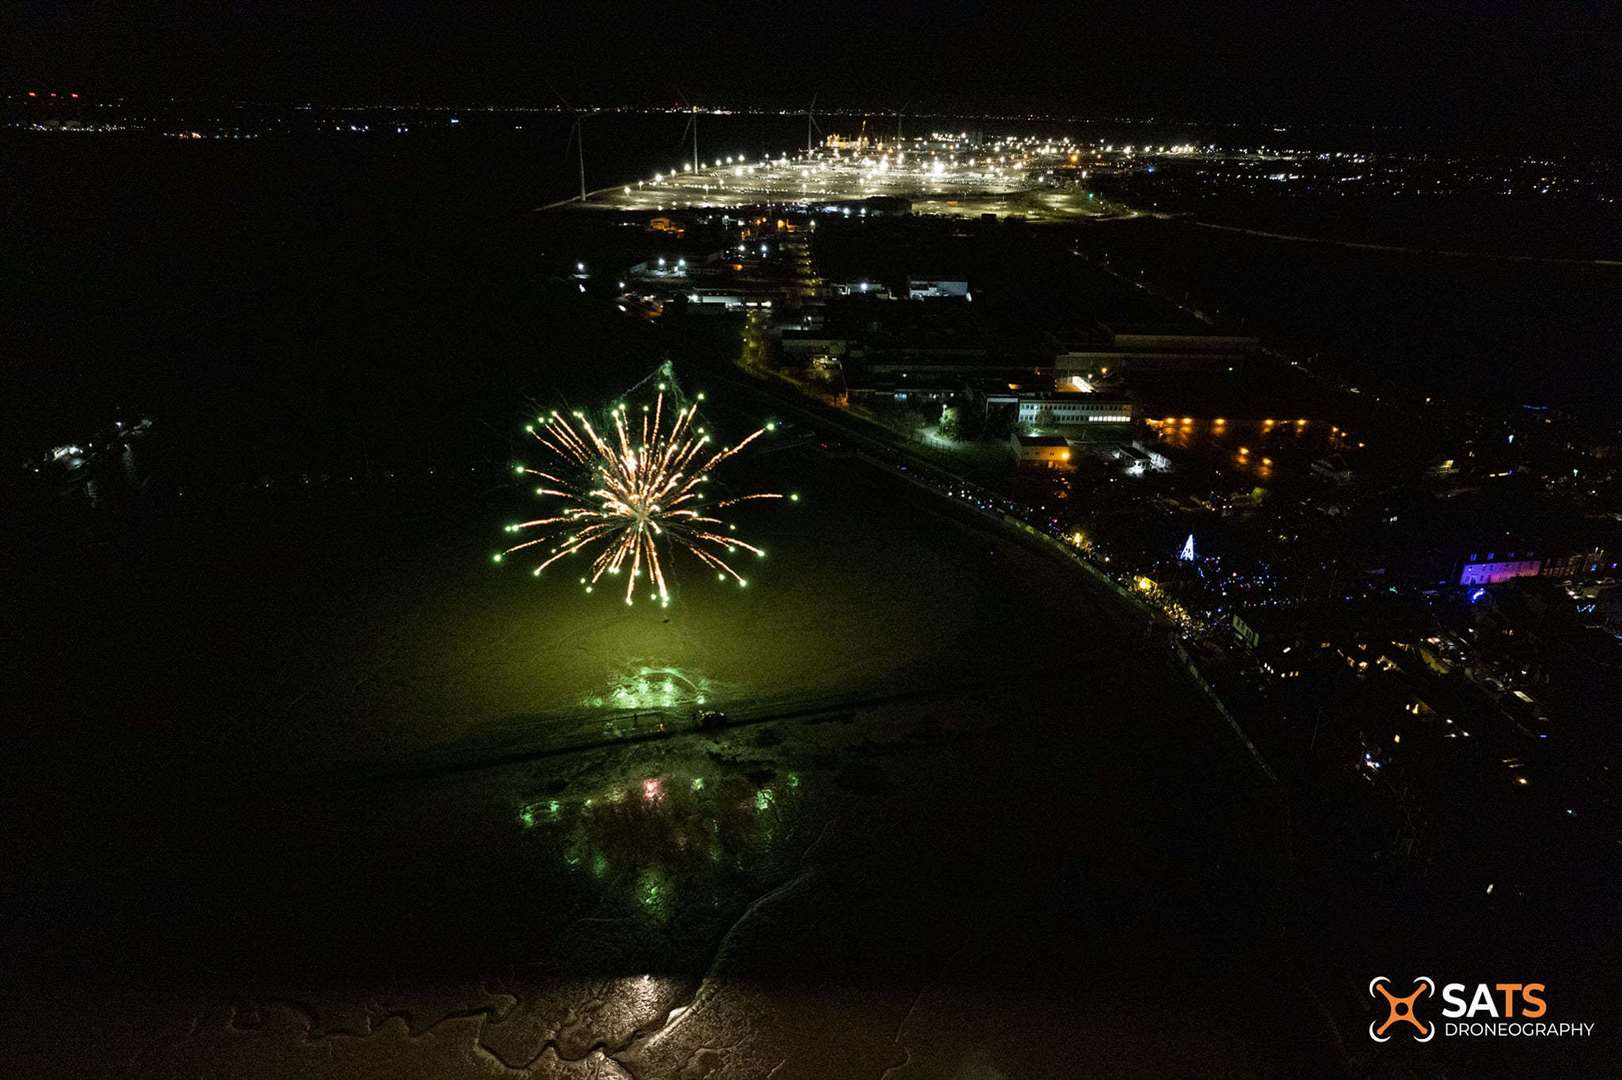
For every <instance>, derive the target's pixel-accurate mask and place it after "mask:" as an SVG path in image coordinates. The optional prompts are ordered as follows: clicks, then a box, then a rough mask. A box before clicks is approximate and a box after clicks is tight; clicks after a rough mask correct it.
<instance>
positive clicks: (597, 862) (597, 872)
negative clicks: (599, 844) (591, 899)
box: [591, 851, 608, 877]
mask: <svg viewBox="0 0 1622 1080" xmlns="http://www.w3.org/2000/svg"><path fill="white" fill-rule="evenodd" d="M606 873H608V856H607V855H604V854H603V853H602V852H600V851H599V852H597V853H596V854H595V855H593V856H592V857H591V876H592V877H602V876H603V875H604V874H606Z"/></svg>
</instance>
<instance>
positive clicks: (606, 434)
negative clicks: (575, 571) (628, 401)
mask: <svg viewBox="0 0 1622 1080" xmlns="http://www.w3.org/2000/svg"><path fill="white" fill-rule="evenodd" d="M698 397H699V400H702V399H703V397H704V395H703V394H700V395H698ZM773 426H774V425H772V424H770V423H768V424H766V425H765V426H764V427H761V428H759V429H758V430H756V431H755V432H754V433H752V434H751V435H749V437H748V438H745V439H743V440H742V441H740V442H738V443H736V444H734V445H732V446H726V447H721V448H720V449H712V446H711V443H712V439H711V436H710V433H709V432H708V431H707V430H706V429H705V428H704V427H703V426H702V425H701V422H700V420H699V417H698V402H697V401H694V402H692V403H688V404H684V403H682V401H681V400H680V397H679V395H678V393H677V392H676V391H675V390H673V389H671V387H670V384H668V383H665V382H661V383H659V384H658V390H657V392H656V393H655V394H654V395H653V400H652V402H651V403H648V404H644V405H643V406H642V407H641V410H640V412H637V413H633V412H632V411H631V410H630V408H629V407H628V406H627V405H625V404H624V403H623V402H622V403H621V404H618V405H615V406H614V407H613V408H612V409H611V410H609V412H608V413H607V415H606V416H605V417H602V418H601V422H600V424H593V423H592V421H591V419H590V418H589V417H588V416H587V415H586V414H585V413H584V412H581V411H579V410H576V411H574V412H571V413H568V414H567V415H565V414H562V413H559V412H556V411H554V412H552V413H550V414H548V415H546V416H542V417H540V418H539V419H538V420H537V422H536V423H535V424H533V425H530V426H528V427H527V428H525V430H526V431H528V432H529V433H530V434H531V435H533V436H534V437H535V440H536V441H537V442H539V443H540V444H541V446H542V447H543V448H544V449H545V450H546V452H547V453H548V455H549V457H550V458H551V459H552V460H551V461H550V462H549V463H548V464H547V467H546V468H545V469H536V468H531V467H530V466H528V465H517V466H515V470H516V472H517V473H518V475H520V476H534V477H538V478H539V479H540V480H541V481H542V484H541V486H540V487H538V488H536V489H535V493H536V494H537V495H540V496H542V497H545V498H551V499H557V500H559V505H558V506H557V507H556V509H555V510H554V511H553V512H552V513H549V514H548V515H547V516H545V517H540V518H536V519H535V520H533V521H520V522H518V523H516V524H513V525H508V526H507V531H508V532H510V533H518V534H524V533H527V532H529V531H531V530H535V531H536V532H537V533H538V535H536V536H534V537H533V538H532V539H528V540H524V541H522V542H519V543H516V544H514V545H513V546H512V547H509V548H507V549H506V550H505V551H502V552H501V553H499V554H497V555H496V556H495V559H496V561H497V562H500V561H501V560H502V559H503V557H505V556H507V555H511V554H512V553H514V552H516V551H523V550H526V549H532V548H539V549H541V551H542V552H543V553H544V555H545V558H544V559H543V560H542V561H541V563H540V564H539V565H537V566H536V567H535V568H534V570H533V573H534V574H536V575H537V576H539V575H540V573H541V572H542V571H544V570H545V569H546V568H547V567H549V566H551V565H552V564H553V563H555V562H557V561H559V560H560V559H563V558H566V557H568V556H570V555H574V554H577V553H581V552H585V553H587V554H588V555H589V556H590V557H591V569H590V570H589V572H588V573H587V574H586V575H585V576H584V577H582V578H581V579H580V582H581V584H582V585H584V586H585V587H586V591H587V592H591V591H592V590H593V588H594V587H595V586H596V585H597V583H598V582H599V581H600V580H601V579H602V578H603V577H604V576H624V577H625V579H626V581H625V602H626V603H627V604H629V603H632V602H633V601H634V599H635V597H636V592H637V589H638V587H639V586H642V585H644V584H645V585H647V586H651V592H650V594H649V598H650V599H653V600H657V601H658V602H659V603H661V604H669V603H670V582H669V579H668V578H667V576H666V564H667V562H668V559H669V555H670V553H671V552H672V551H674V550H675V549H678V548H680V549H683V550H685V551H688V552H690V553H691V554H692V555H693V556H695V557H696V558H697V559H698V560H699V561H700V562H702V563H704V564H705V565H706V566H708V567H709V568H710V569H711V570H714V571H715V575H716V577H717V579H719V580H721V581H727V580H732V581H735V582H737V584H738V585H740V586H744V585H748V584H749V582H748V581H747V580H746V579H745V578H744V577H743V575H742V574H740V573H738V571H737V570H735V569H734V568H733V566H732V564H731V562H730V561H729V558H730V557H731V556H735V555H736V554H737V553H738V552H740V551H742V552H746V553H748V554H751V555H754V556H755V557H757V558H765V556H766V552H765V551H764V550H762V549H761V548H759V547H756V546H755V545H753V544H749V543H745V542H744V541H743V540H740V539H738V537H737V535H736V529H737V526H736V525H734V524H732V523H731V522H728V521H726V520H724V519H723V518H721V517H719V516H717V515H718V514H719V513H720V512H721V511H724V510H726V509H727V508H728V507H732V506H737V505H738V504H739V503H745V502H751V501H754V500H757V499H781V498H783V496H782V495H780V494H776V493H770V492H757V493H753V494H746V495H734V496H730V497H725V498H719V499H711V498H710V497H709V490H710V482H711V479H712V478H713V476H714V474H715V470H716V469H717V468H718V467H719V466H720V465H722V464H723V463H725V462H726V461H727V460H728V459H729V458H731V457H733V456H735V455H736V454H737V453H738V452H739V451H741V450H743V448H744V447H746V446H748V445H749V444H750V443H752V442H754V441H755V440H756V439H758V438H759V437H760V436H761V435H763V434H765V433H766V432H767V431H770V430H771V429H772V428H773Z"/></svg>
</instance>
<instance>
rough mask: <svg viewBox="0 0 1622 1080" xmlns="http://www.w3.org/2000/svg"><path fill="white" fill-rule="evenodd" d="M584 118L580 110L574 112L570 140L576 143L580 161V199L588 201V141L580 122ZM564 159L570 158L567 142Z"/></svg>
mask: <svg viewBox="0 0 1622 1080" xmlns="http://www.w3.org/2000/svg"><path fill="white" fill-rule="evenodd" d="M583 119H585V116H584V114H582V113H579V112H577V113H575V114H574V124H573V126H571V127H570V128H569V142H570V143H573V144H574V148H575V157H576V158H578V159H579V161H580V201H581V202H585V201H586V143H585V139H584V136H583V129H582V127H581V123H580V122H581V121H582V120H583ZM563 160H565V161H567V160H569V146H568V144H567V143H565V144H564V147H563Z"/></svg>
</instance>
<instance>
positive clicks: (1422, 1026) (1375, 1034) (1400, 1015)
mask: <svg viewBox="0 0 1622 1080" xmlns="http://www.w3.org/2000/svg"><path fill="white" fill-rule="evenodd" d="M1390 981H1391V980H1390V979H1388V978H1386V977H1385V976H1384V975H1376V976H1375V977H1374V978H1372V979H1370V980H1369V997H1371V998H1375V1000H1379V998H1382V997H1383V998H1385V1003H1386V1008H1387V1009H1388V1010H1389V1012H1388V1013H1387V1015H1386V1018H1385V1023H1383V1024H1378V1025H1377V1022H1376V1021H1372V1020H1371V1021H1370V1022H1369V1038H1371V1039H1373V1040H1374V1041H1375V1042H1381V1043H1383V1042H1390V1041H1391V1036H1389V1035H1387V1034H1386V1030H1387V1029H1388V1028H1390V1027H1391V1025H1393V1024H1399V1023H1401V1024H1409V1025H1411V1026H1412V1027H1413V1028H1414V1030H1415V1031H1417V1032H1419V1034H1417V1035H1415V1036H1414V1042H1422V1043H1423V1042H1430V1041H1431V1040H1432V1039H1434V1038H1435V1037H1436V1025H1435V1024H1426V1023H1425V1022H1424V1021H1423V1020H1421V1019H1420V1018H1419V1017H1418V1016H1416V1015H1415V1014H1414V1002H1416V1001H1418V1000H1419V999H1420V998H1421V997H1425V996H1428V995H1430V994H1434V993H1436V984H1435V983H1434V982H1432V981H1431V980H1430V979H1429V978H1428V977H1426V976H1424V975H1421V976H1419V978H1417V979H1415V980H1414V989H1413V992H1412V993H1410V994H1408V995H1407V996H1406V997H1398V996H1397V995H1395V994H1393V993H1392V992H1391V991H1389V990H1387V989H1386V988H1385V984H1386V983H1388V982H1390Z"/></svg>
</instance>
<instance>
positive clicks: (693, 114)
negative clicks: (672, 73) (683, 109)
mask: <svg viewBox="0 0 1622 1080" xmlns="http://www.w3.org/2000/svg"><path fill="white" fill-rule="evenodd" d="M676 93H677V94H678V95H680V97H681V103H682V104H683V105H685V106H687V126H686V127H684V128H682V129H681V139H680V140H679V141H681V142H686V141H687V133H688V132H689V131H691V132H692V133H693V171H694V172H695V173H696V172H698V107H697V106H695V105H694V104H693V103H692V102H691V101H688V100H687V95H686V94H683V93H682V92H681V91H680V90H678V91H676Z"/></svg>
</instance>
